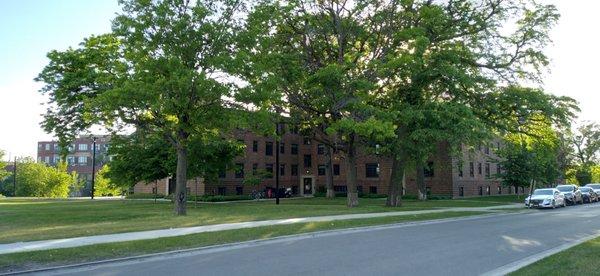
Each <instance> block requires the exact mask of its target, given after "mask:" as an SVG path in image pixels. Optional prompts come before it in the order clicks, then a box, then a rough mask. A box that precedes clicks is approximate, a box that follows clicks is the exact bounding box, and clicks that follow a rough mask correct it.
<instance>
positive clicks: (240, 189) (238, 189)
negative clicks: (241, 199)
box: [235, 186, 244, 195]
mask: <svg viewBox="0 0 600 276" xmlns="http://www.w3.org/2000/svg"><path fill="white" fill-rule="evenodd" d="M235 194H236V195H243V194H244V187H242V186H238V187H235Z"/></svg>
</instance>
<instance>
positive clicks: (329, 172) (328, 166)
mask: <svg viewBox="0 0 600 276" xmlns="http://www.w3.org/2000/svg"><path fill="white" fill-rule="evenodd" d="M332 154H333V153H332V151H331V147H329V146H327V147H326V149H325V187H326V188H327V198H334V197H335V191H334V190H333V161H332V156H331V155H332Z"/></svg>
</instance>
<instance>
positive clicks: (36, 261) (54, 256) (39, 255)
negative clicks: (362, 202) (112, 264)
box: [0, 212, 483, 272]
mask: <svg viewBox="0 0 600 276" xmlns="http://www.w3.org/2000/svg"><path fill="white" fill-rule="evenodd" d="M482 213H483V212H444V213H435V214H420V215H407V216H394V217H381V218H370V219H356V220H343V221H332V222H311V223H297V224H290V225H278V226H267V227H257V228H249V229H239V230H228V231H221V232H216V233H214V232H213V233H200V234H192V235H186V236H179V237H172V238H161V239H154V240H143V241H131V242H120V243H108V244H100V245H91V246H82V247H76V248H65V249H53V250H44V251H33V252H24V253H14V254H5V255H1V258H0V272H8V271H15V270H25V269H33V268H40V267H49V266H57V265H65V264H74V263H82V262H89V261H98V260H104V259H114V258H119V257H126V256H135V255H143V254H149V253H156V252H164V251H172V250H180V249H187V248H196V247H202V246H210V245H218V244H226V243H232V242H240V241H248V240H256V239H267V238H273V237H278V236H284V235H293V234H300V233H308V232H315V231H323V230H333V229H343V228H352V227H362V226H371V225H380V224H391V223H400V222H409V221H422V220H433V219H442V218H453V217H464V216H472V215H478V214H482Z"/></svg>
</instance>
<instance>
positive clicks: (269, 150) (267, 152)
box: [265, 142, 273, 156]
mask: <svg viewBox="0 0 600 276" xmlns="http://www.w3.org/2000/svg"><path fill="white" fill-rule="evenodd" d="M265 155H268V156H272V155H273V142H265Z"/></svg>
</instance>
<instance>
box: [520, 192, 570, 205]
mask: <svg viewBox="0 0 600 276" xmlns="http://www.w3.org/2000/svg"><path fill="white" fill-rule="evenodd" d="M525 206H527V207H529V208H532V207H542V208H543V207H546V208H556V207H565V206H567V202H566V201H565V195H564V194H563V193H561V192H560V191H559V190H558V189H554V188H548V189H535V190H534V191H533V193H532V194H531V195H530V196H528V197H527V198H526V199H525Z"/></svg>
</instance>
